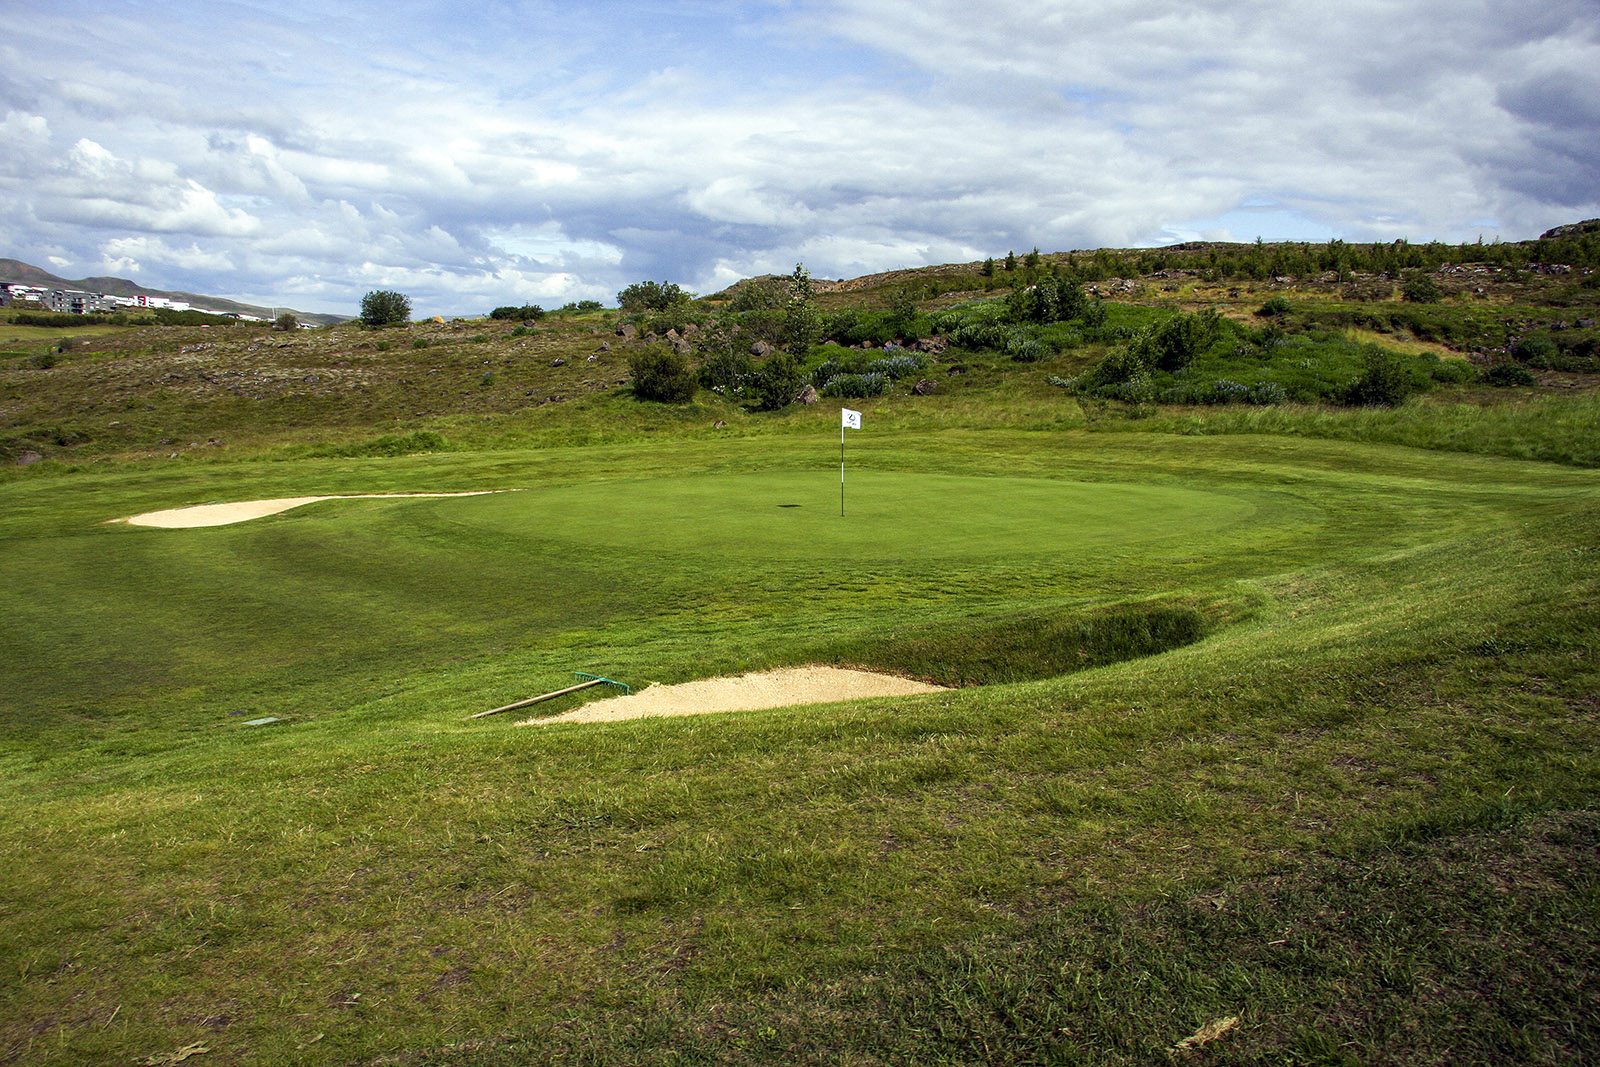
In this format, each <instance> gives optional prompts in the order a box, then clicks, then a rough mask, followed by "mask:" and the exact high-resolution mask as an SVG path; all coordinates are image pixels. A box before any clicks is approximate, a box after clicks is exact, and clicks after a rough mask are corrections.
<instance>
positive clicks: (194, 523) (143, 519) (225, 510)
mask: <svg viewBox="0 0 1600 1067" xmlns="http://www.w3.org/2000/svg"><path fill="white" fill-rule="evenodd" d="M504 491H505V490H501V489H476V490H472V491H470V492H464V493H349V494H345V495H341V496H286V497H279V498H278V499H276V500H240V501H238V502H236V503H232V504H196V505H194V506H193V507H187V508H169V509H167V510H166V511H147V512H145V513H144V514H143V515H134V516H131V517H129V518H126V519H112V520H111V521H112V522H125V523H127V524H128V525H129V526H154V527H157V528H159V529H162V530H190V529H194V528H196V527H200V526H228V525H231V524H232V523H236V522H245V521H247V520H249V519H259V518H263V517H265V516H267V515H277V514H278V513H280V512H284V511H288V510H289V509H290V508H297V507H299V506H300V505H302V504H314V503H316V502H317V501H319V500H369V499H377V498H388V497H413V496H430V497H431V496H483V495H485V494H487V493H498V492H504Z"/></svg>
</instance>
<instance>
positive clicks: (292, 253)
mask: <svg viewBox="0 0 1600 1067" xmlns="http://www.w3.org/2000/svg"><path fill="white" fill-rule="evenodd" d="M1595 15H1596V5H1595V3H1594V2H1593V0H1550V2H1547V3H1542V4H1539V5H1534V6H1533V7H1532V8H1527V7H1526V5H1523V6H1520V7H1513V8H1507V7H1504V6H1503V5H1495V4H1491V3H1489V2H1488V0H1448V2H1447V0H1350V2H1348V3H1345V4H1341V5H1329V4H1326V3H1322V2H1318V3H1311V2H1309V0H1277V2H1271V3H1269V2H1267V0H1207V2H1205V3H1195V2H1193V0H1185V2H1178V0H1098V2H1096V3H1095V4H1092V5H1091V4H1088V3H1084V2H1075V0H1029V2H1026V3H1024V2H1022V0H991V2H989V3H986V4H985V5H983V8H982V13H981V17H978V16H975V15H974V9H973V8H972V6H971V5H970V4H967V3H964V2H958V0H809V2H806V3H801V4H790V3H771V4H758V5H750V4H731V3H728V4H724V3H717V4H695V5H685V4H658V3H644V2H635V3H628V2H624V0H598V2H597V3H596V4H594V5H585V6H584V8H583V9H582V10H581V11H579V10H577V9H573V10H569V9H567V8H563V7H559V6H555V5H541V6H540V7H539V8H538V11H537V13H536V14H530V13H528V12H527V11H523V12H521V18H520V21H519V22H518V25H519V27H521V29H520V30H519V32H517V33H514V34H506V33H504V32H502V31H503V29H504V24H505V20H506V19H507V18H509V17H514V15H513V14H508V13H507V12H506V11H505V10H502V9H485V10H484V11H482V12H479V11H477V10H476V9H463V8H458V7H456V8H448V9H446V8H435V7H429V6H427V5H421V6H413V7H405V6H402V7H395V6H393V5H384V6H382V7H379V6H378V5H375V4H370V3H366V2H364V0H355V2H352V3H351V4H346V5H341V6H340V7H338V8H337V9H335V10H334V12H333V13H332V14H329V13H328V12H327V9H325V8H324V7H323V6H320V5H311V4H303V3H301V2H300V0H284V2H283V3H280V4H277V5H274V6H273V7H270V8H269V7H267V6H265V5H261V4H259V3H254V2H251V0H241V2H237V3H234V4H232V5H229V6H227V7H222V6H219V5H207V4H202V3H198V2H196V0H174V2H173V3H170V4H168V5H165V6H164V7H163V8H161V9H160V10H159V11H157V10H154V9H152V10H149V11H141V12H140V13H138V15H137V16H135V15H133V14H130V13H128V12H126V11H124V10H123V9H121V8H117V7H111V6H108V5H105V4H103V3H97V2H94V0H64V2H63V3H60V4H58V5H55V6H54V7H53V8H51V9H50V10H48V11H41V12H38V13H36V17H30V19H28V20H27V21H26V22H22V23H19V24H18V25H17V26H16V27H12V28H9V31H8V35H7V36H6V38H5V39H3V40H0V70H5V71H6V74H5V76H4V77H5V79H6V80H5V82H4V84H5V86H6V99H7V101H8V106H9V108H10V110H8V112H7V113H6V116H5V120H4V121H3V122H0V239H3V240H5V241H7V242H9V249H8V250H0V252H4V254H11V255H18V256H19V257H20V258H27V257H28V254H36V255H38V256H39V257H40V258H43V257H44V256H46V255H56V256H60V257H66V258H67V259H68V261H69V262H76V263H80V264H84V265H91V264H95V263H101V262H119V263H128V264H136V265H137V266H138V268H139V270H141V271H149V272H163V274H162V276H161V277H152V278H141V279H140V280H142V281H145V282H146V283H147V284H153V285H157V286H159V287H161V288H188V289H192V290H198V291H206V290H213V291H217V292H219V294H222V295H226V294H227V293H228V292H242V291H245V290H249V291H253V292H263V291H267V292H275V291H276V288H277V287H284V289H285V291H286V292H293V293H304V294H307V296H308V298H314V299H316V300H317V301H319V302H320V304H319V306H317V307H308V308H307V309H306V310H342V311H350V310H352V309H353V308H354V306H355V304H356V303H357V302H358V301H359V297H360V294H361V292H364V291H365V290H366V289H368V288H372V287H375V286H379V285H382V286H384V287H393V286H398V285H402V284H404V285H407V286H410V287H413V288H415V290H416V292H415V293H413V301H414V304H416V305H417V307H418V310H419V311H422V310H426V309H427V308H429V307H434V308H437V309H438V310H440V311H443V312H446V313H451V312H454V311H458V310H482V309H484V308H486V307H492V306H495V305H496V304H500V303H506V302H509V301H512V300H521V299H538V300H544V301H551V302H564V300H565V299H582V298H589V297H596V296H600V297H610V296H611V295H613V294H614V293H615V292H616V290H617V289H618V288H620V287H621V286H622V285H624V284H627V283H628V282H630V281H634V280H638V279H639V278H643V277H651V278H667V279H674V280H679V281H681V282H683V283H685V284H689V285H690V286H691V287H695V288H700V289H702V291H710V290H713V289H716V288H721V287H723V286H724V285H726V284H727V283H728V282H730V281H733V280H736V279H737V277H740V276H745V275H746V274H753V273H762V272H775V273H787V272H788V271H789V270H790V269H792V268H793V265H794V262H795V261H796V260H797V259H803V260H805V262H806V263H807V265H808V266H809V267H810V268H811V269H812V271H813V273H815V274H817V275H818V276H840V275H845V274H851V273H866V272H871V271H875V270H883V269H888V268H892V267H900V266H910V265H915V264H917V263H920V262H933V261H944V260H958V259H972V258H981V256H983V255H989V254H1001V253H1003V252H1005V251H1006V250H1008V249H1016V250H1019V251H1020V250H1024V249H1026V248H1029V247H1032V246H1033V245H1034V244H1038V245H1039V246H1040V247H1043V248H1045V249H1047V250H1052V249H1057V248H1063V249H1064V248H1072V247H1093V246H1096V245H1102V244H1110V245H1128V244H1139V243H1163V242H1167V241H1171V240H1174V239H1179V238H1181V237H1183V236H1184V235H1187V234H1198V233H1203V232H1215V231H1221V230H1227V231H1230V232H1235V233H1238V234H1239V235H1240V236H1242V237H1245V238H1246V239H1250V238H1253V237H1254V236H1255V234H1254V233H1248V232H1245V231H1246V229H1248V228H1251V227H1253V226H1256V225H1260V226H1265V227H1269V228H1270V229H1269V230H1268V232H1265V233H1263V234H1262V236H1265V237H1268V238H1269V239H1270V238H1272V237H1276V236H1301V235H1304V234H1323V233H1332V234H1338V235H1341V236H1345V237H1348V238H1350V239H1364V238H1379V239H1390V238H1393V237H1397V236H1406V237H1411V238H1413V239H1419V240H1420V239H1427V238H1431V237H1442V238H1447V239H1448V238H1457V237H1459V238H1466V239H1474V238H1476V236H1477V234H1478V233H1479V232H1480V231H1481V230H1483V229H1484V223H1485V221H1486V220H1487V221H1488V222H1490V223H1493V225H1492V226H1490V227H1489V228H1488V232H1489V234H1490V235H1491V236H1493V235H1494V234H1496V233H1498V234H1503V235H1505V236H1507V237H1511V238H1517V237H1526V236H1531V235H1533V234H1536V233H1538V232H1539V231H1540V230H1542V229H1543V228H1545V227H1547V226H1549V225H1553V224H1556V223H1559V222H1563V221H1570V220H1571V219H1572V218H1575V217H1582V216H1585V215H1593V214H1600V188H1597V184H1600V183H1597V179H1596V177H1595V176H1596V174H1600V156H1597V151H1600V150H1597V149H1596V148H1595V147H1594V146H1595V145H1596V144H1600V136H1596V135H1597V133H1600V108H1597V107H1596V106H1595V103H1594V102H1595V100H1597V99H1600V78H1597V76H1596V74H1595V73H1594V72H1595V71H1597V70H1600V31H1597V26H1600V19H1596V17H1595ZM380 16H381V17H380ZM596 25H604V26H605V27H606V33H605V35H604V36H603V37H600V36H596V35H595V33H594V26H596ZM85 57H92V58H90V59H86V58H85ZM156 236H159V237H160V238H161V240H159V241H155V242H154V243H151V244H141V243H140V241H141V239H146V238H150V239H153V238H154V237H156ZM119 241H120V242H124V243H123V244H121V245H117V244H116V242H119ZM114 248H121V249H122V250H123V251H122V252H120V253H118V252H115V251H111V250H113V249H114ZM30 250H36V251H30ZM107 257H110V258H109V259H108V258H107ZM528 294H533V295H532V296H530V295H528Z"/></svg>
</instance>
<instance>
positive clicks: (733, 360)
mask: <svg viewBox="0 0 1600 1067" xmlns="http://www.w3.org/2000/svg"><path fill="white" fill-rule="evenodd" d="M754 380H755V365H754V364H753V363H751V362H750V357H749V356H747V355H745V354H744V353H743V352H738V351H734V350H731V349H728V350H724V351H721V352H717V353H715V354H713V355H712V356H710V357H709V358H708V359H707V360H706V361H705V362H704V363H703V364H701V365H700V384H701V385H703V386H705V387H706V388H707V389H710V390H711V391H712V392H714V393H717V394H720V395H722V396H728V397H739V396H743V395H744V394H745V392H746V390H748V389H749V387H750V386H751V384H752V383H753V382H754Z"/></svg>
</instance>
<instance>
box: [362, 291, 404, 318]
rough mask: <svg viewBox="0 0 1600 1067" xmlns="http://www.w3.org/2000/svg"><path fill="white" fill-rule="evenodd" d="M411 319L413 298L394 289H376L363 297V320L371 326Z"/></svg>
mask: <svg viewBox="0 0 1600 1067" xmlns="http://www.w3.org/2000/svg"><path fill="white" fill-rule="evenodd" d="M410 319H411V298H410V297H408V296H406V295H405V294H404V293H397V292H395V291H394V290H393V289H374V290H373V291H372V292H370V293H368V294H367V295H366V296H364V297H362V298H361V322H362V324H363V325H366V326H369V327H378V326H395V325H398V324H400V323H403V322H407V321H409V320H410Z"/></svg>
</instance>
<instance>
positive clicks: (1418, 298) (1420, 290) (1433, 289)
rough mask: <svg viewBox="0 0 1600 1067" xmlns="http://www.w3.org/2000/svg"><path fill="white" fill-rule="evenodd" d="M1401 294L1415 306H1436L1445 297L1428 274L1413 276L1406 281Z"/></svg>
mask: <svg viewBox="0 0 1600 1067" xmlns="http://www.w3.org/2000/svg"><path fill="white" fill-rule="evenodd" d="M1400 293H1401V295H1402V296H1403V297H1405V299H1406V300H1407V301H1409V302H1410V303H1413V304H1434V303H1438V301H1439V298H1440V297H1441V296H1442V295H1444V294H1442V293H1441V292H1440V291H1439V287H1438V286H1437V285H1436V284H1434V281H1433V279H1432V278H1430V277H1428V276H1427V275H1426V274H1421V273H1418V274H1413V275H1411V276H1410V277H1409V278H1407V279H1406V282H1405V285H1404V287H1402V288H1401V290H1400Z"/></svg>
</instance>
